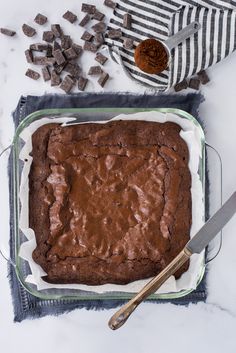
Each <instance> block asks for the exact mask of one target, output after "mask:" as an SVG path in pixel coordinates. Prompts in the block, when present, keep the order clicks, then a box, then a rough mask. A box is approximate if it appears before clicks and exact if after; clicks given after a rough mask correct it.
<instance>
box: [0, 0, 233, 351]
mask: <svg viewBox="0 0 236 353" xmlns="http://www.w3.org/2000/svg"><path fill="white" fill-rule="evenodd" d="M93 2H94V3H95V2H96V3H97V5H98V7H100V8H101V10H104V8H103V7H102V5H101V3H102V1H98V0H97V1H93ZM80 3H81V1H80V0H77V1H76V0H67V1H60V2H59V1H57V0H41V1H35V0H21V1H16V0H8V1H0V26H3V27H4V26H6V27H7V26H9V27H11V28H13V29H14V28H15V29H17V30H18V32H19V34H18V36H17V37H15V38H9V39H7V38H4V37H3V36H1V37H0V48H1V50H0V87H1V95H0V149H2V148H3V146H7V145H8V144H9V142H10V141H11V139H12V136H13V124H12V121H11V112H12V110H13V109H14V108H15V106H16V103H17V101H18V99H19V97H20V95H21V94H44V93H45V92H46V91H47V92H52V91H54V90H52V89H51V88H50V87H49V86H48V85H46V84H44V83H43V82H42V80H41V81H40V82H34V81H32V80H29V79H28V78H26V77H24V72H25V70H26V68H27V64H26V63H25V60H24V54H23V51H24V50H25V49H26V47H27V46H28V43H31V42H33V41H34V40H29V39H27V38H23V36H22V34H21V31H20V29H19V28H20V26H21V25H22V23H23V22H25V21H26V22H27V23H29V24H33V22H32V19H33V18H34V16H35V15H36V13H37V12H38V11H42V12H43V13H45V14H46V15H48V17H49V18H50V20H51V21H52V22H57V21H58V19H59V18H61V15H62V14H63V13H64V11H65V10H67V9H71V10H72V11H76V12H77V13H79V12H80V11H79V10H80ZM55 7H56V9H57V10H56V11H55ZM105 11H106V14H107V15H108V16H109V15H110V13H111V12H110V11H109V10H108V9H105ZM79 16H80V18H81V14H79ZM60 22H61V23H62V24H63V27H64V28H65V29H66V31H67V32H68V33H70V34H72V35H73V38H74V39H76V37H77V36H80V30H79V29H78V27H76V29H75V28H74V29H73V30H72V28H73V26H72V25H70V24H69V23H66V22H65V21H64V20H60ZM78 41H79V40H78ZM92 61H93V60H92V56H91V55H86V57H85V58H84V67H85V70H87V68H88V66H89V65H91V63H92ZM235 67H236V54H232V55H231V56H230V57H229V58H227V59H225V60H224V61H223V62H221V63H220V64H218V65H216V66H215V67H214V68H212V69H210V70H209V74H210V76H211V83H210V84H209V85H207V86H206V87H203V89H202V92H203V94H204V95H205V98H206V100H205V102H204V103H203V104H202V106H201V109H200V112H201V117H202V119H203V120H204V122H205V126H206V132H207V133H206V135H207V140H208V142H210V143H211V144H212V145H214V146H215V147H216V148H217V149H218V150H219V151H220V153H221V156H222V159H223V166H224V173H223V191H224V192H223V197H224V200H225V199H226V198H227V197H228V196H229V195H230V194H231V193H232V192H233V191H234V190H235V189H236V163H235V161H234V158H235V150H236V142H235V141H236V139H235V132H236V113H235V97H236V96H235V94H236V79H235ZM107 70H108V71H109V72H110V73H111V72H112V77H113V78H112V79H111V80H110V82H109V84H108V85H107V86H106V90H110V91H122V90H129V91H133V92H142V89H141V88H140V86H135V85H134V84H133V83H131V82H127V80H126V79H125V77H124V75H123V74H122V73H121V72H120V69H119V67H117V66H116V65H115V64H113V63H109V64H108V65H107ZM88 88H89V90H90V91H97V90H98V86H97V85H96V83H95V82H94V83H93V84H92V83H91V84H90V85H89V87H88ZM4 163H5V160H3V161H1V168H0V185H1V188H0V189H1V198H0V209H1V222H0V238H1V239H0V243H1V244H6V243H7V237H8V234H9V233H8V211H7V207H6V205H7V202H8V196H7V180H6V170H5V167H6V164H4ZM210 169H211V176H212V189H213V192H212V209H214V208H215V207H216V206H217V204H218V191H217V185H218V184H217V183H218V181H219V180H218V177H217V176H218V166H217V164H216V161H215V159H214V158H213V156H212V155H211V156H210ZM235 228H236V217H235V218H234V219H233V220H232V221H231V222H230V223H229V224H228V225H227V226H226V227H225V230H224V242H223V248H222V251H221V253H220V255H219V256H218V258H217V259H216V260H214V262H213V263H212V264H211V265H210V266H209V274H208V283H207V286H208V290H209V295H208V299H207V303H206V304H204V303H199V304H197V305H193V304H191V305H189V306H188V307H181V306H174V305H171V304H162V305H153V304H143V305H141V306H140V307H139V308H138V310H137V311H136V313H135V314H134V315H133V316H132V317H131V318H130V320H129V322H128V323H127V324H126V325H125V326H124V327H123V328H121V329H120V330H118V331H117V332H112V331H111V330H109V329H108V327H107V321H108V319H109V317H110V316H111V315H112V313H114V310H110V311H102V312H94V311H89V312H88V311H86V310H78V311H74V312H72V313H69V314H65V315H62V316H60V317H57V318H55V317H47V318H43V319H41V320H35V321H30V320H26V321H24V322H22V323H21V324H14V323H13V322H12V320H13V313H12V305H11V297H10V291H9V285H8V280H7V272H6V263H5V262H4V261H3V260H2V259H0V288H1V290H0V293H1V294H0V344H1V350H2V351H6V352H8V353H15V352H19V351H20V352H24V353H32V352H34V353H39V352H40V353H41V352H43V351H46V352H51V351H53V350H55V351H56V352H58V353H60V352H61V353H62V352H63V353H64V352H67V351H68V352H81V353H82V352H83V353H100V352H101V353H110V352H114V353H116V352H122V351H125V352H131V351H133V352H136V353H144V352H145V353H147V352H152V351H158V352H160V353H170V352H176V353H177V352H188V351H191V352H193V353H195V352H214V353H218V352H222V351H225V352H227V353H233V352H235V351H236V336H235V326H236V277H235V268H236V256H235V248H236V236H235Z"/></svg>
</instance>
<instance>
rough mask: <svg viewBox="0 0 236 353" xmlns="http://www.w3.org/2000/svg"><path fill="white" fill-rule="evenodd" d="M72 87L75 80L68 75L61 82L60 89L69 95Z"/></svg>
mask: <svg viewBox="0 0 236 353" xmlns="http://www.w3.org/2000/svg"><path fill="white" fill-rule="evenodd" d="M74 85H75V80H74V79H73V78H72V77H71V76H70V75H67V76H66V77H65V78H64V80H63V81H62V83H61V85H60V88H61V89H62V90H63V91H65V92H66V93H69V92H70V91H71V90H72V88H73V86H74Z"/></svg>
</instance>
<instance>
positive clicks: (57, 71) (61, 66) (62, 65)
mask: <svg viewBox="0 0 236 353" xmlns="http://www.w3.org/2000/svg"><path fill="white" fill-rule="evenodd" d="M65 66H66V63H64V64H61V65H58V64H57V63H55V64H54V70H55V71H56V73H57V74H60V73H62V71H63V70H64V68H65Z"/></svg>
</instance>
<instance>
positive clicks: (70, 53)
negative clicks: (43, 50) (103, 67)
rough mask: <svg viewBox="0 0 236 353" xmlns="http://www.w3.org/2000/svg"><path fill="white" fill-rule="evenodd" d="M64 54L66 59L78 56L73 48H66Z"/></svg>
mask: <svg viewBox="0 0 236 353" xmlns="http://www.w3.org/2000/svg"><path fill="white" fill-rule="evenodd" d="M64 55H65V57H66V59H68V60H71V59H75V58H77V57H78V54H77V53H76V51H75V50H74V49H73V48H69V49H66V50H65V51H64Z"/></svg>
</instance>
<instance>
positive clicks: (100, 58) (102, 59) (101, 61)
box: [95, 53, 108, 65]
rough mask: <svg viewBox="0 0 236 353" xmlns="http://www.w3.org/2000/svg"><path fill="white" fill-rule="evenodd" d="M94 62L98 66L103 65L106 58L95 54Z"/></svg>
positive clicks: (100, 54)
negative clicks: (97, 63)
mask: <svg viewBox="0 0 236 353" xmlns="http://www.w3.org/2000/svg"><path fill="white" fill-rule="evenodd" d="M95 60H96V61H97V62H99V64H101V65H104V64H105V62H106V61H107V60H108V58H107V57H106V56H105V55H103V54H102V53H97V54H96V57H95Z"/></svg>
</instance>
